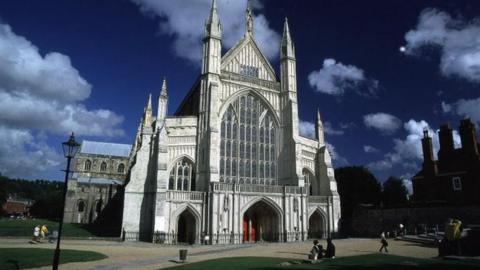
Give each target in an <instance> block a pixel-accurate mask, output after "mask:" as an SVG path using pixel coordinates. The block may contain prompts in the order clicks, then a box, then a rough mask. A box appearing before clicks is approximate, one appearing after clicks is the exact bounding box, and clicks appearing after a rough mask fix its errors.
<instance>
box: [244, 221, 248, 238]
mask: <svg viewBox="0 0 480 270" xmlns="http://www.w3.org/2000/svg"><path fill="white" fill-rule="evenodd" d="M247 241H248V219H247V217H243V242H247Z"/></svg>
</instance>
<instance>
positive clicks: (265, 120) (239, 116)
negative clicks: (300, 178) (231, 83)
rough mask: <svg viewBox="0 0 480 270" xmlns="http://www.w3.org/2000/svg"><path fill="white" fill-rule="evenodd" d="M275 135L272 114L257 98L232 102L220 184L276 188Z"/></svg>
mask: <svg viewBox="0 0 480 270" xmlns="http://www.w3.org/2000/svg"><path fill="white" fill-rule="evenodd" d="M276 133H277V126H276V123H275V121H274V117H273V115H272V112H271V111H270V110H269V109H268V108H267V107H266V106H265V105H264V104H263V103H262V102H261V101H260V100H259V99H258V98H256V97H254V96H252V95H245V96H241V97H239V98H238V99H237V100H236V101H235V102H233V103H232V104H231V105H230V106H229V107H228V109H227V110H226V112H225V114H224V115H223V118H222V127H221V144H220V181H221V182H226V183H233V182H237V183H242V184H243V183H245V184H260V185H276V184H277V143H276V141H277V140H276V135H277V134H276Z"/></svg>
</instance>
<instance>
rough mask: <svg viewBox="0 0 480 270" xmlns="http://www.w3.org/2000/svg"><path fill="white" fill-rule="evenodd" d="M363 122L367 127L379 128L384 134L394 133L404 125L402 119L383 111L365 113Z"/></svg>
mask: <svg viewBox="0 0 480 270" xmlns="http://www.w3.org/2000/svg"><path fill="white" fill-rule="evenodd" d="M363 123H364V124H365V126H366V127H368V128H373V129H377V130H379V131H380V132H382V133H384V134H392V133H394V132H395V131H397V130H398V129H399V128H400V126H401V125H402V121H400V119H398V118H397V117H395V116H393V115H391V114H388V113H383V112H379V113H372V114H367V115H364V116H363Z"/></svg>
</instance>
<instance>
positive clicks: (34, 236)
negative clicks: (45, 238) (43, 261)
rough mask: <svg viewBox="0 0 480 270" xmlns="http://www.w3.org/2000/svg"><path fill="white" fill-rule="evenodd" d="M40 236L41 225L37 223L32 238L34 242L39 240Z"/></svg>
mask: <svg viewBox="0 0 480 270" xmlns="http://www.w3.org/2000/svg"><path fill="white" fill-rule="evenodd" d="M39 237H40V225H37V226H35V228H33V238H32V240H33V241H34V242H39V240H38V238H39Z"/></svg>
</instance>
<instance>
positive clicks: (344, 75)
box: [308, 58, 378, 96]
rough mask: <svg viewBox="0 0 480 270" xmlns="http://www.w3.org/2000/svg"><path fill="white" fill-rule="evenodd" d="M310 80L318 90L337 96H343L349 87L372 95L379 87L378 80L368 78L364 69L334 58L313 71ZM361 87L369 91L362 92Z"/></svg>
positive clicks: (363, 93) (312, 85)
mask: <svg viewBox="0 0 480 270" xmlns="http://www.w3.org/2000/svg"><path fill="white" fill-rule="evenodd" d="M308 82H309V83H310V86H311V87H312V88H314V89H315V90H316V91H318V92H321V93H324V94H329V95H335V96H341V95H343V94H344V93H345V91H347V90H349V89H352V90H355V91H356V92H357V93H359V94H362V95H366V96H371V95H374V94H375V91H376V89H377V88H378V81H376V80H371V79H367V78H366V77H365V74H364V71H363V70H362V69H360V68H358V67H355V66H353V65H344V64H342V63H340V62H336V61H335V59H332V58H328V59H325V60H324V61H323V67H322V68H321V69H320V70H318V71H313V72H311V73H310V74H309V75H308ZM360 88H362V89H363V88H366V89H367V92H360Z"/></svg>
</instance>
